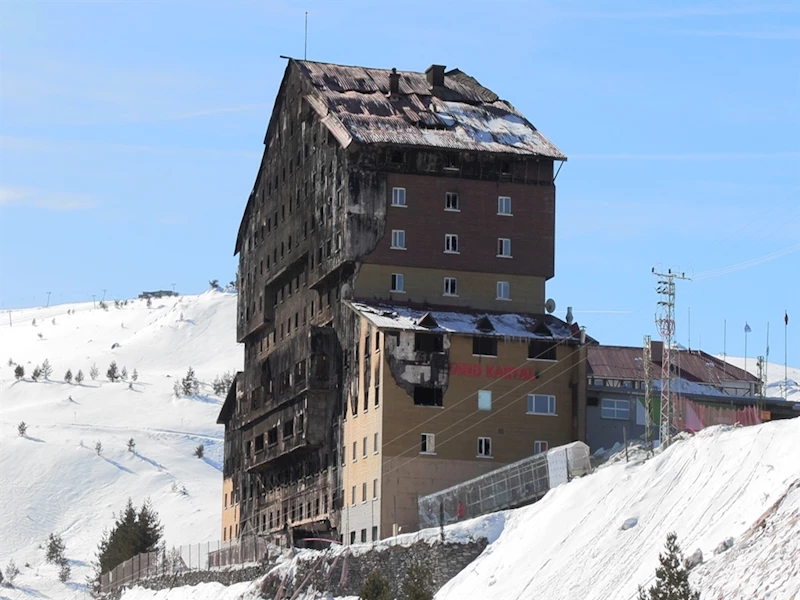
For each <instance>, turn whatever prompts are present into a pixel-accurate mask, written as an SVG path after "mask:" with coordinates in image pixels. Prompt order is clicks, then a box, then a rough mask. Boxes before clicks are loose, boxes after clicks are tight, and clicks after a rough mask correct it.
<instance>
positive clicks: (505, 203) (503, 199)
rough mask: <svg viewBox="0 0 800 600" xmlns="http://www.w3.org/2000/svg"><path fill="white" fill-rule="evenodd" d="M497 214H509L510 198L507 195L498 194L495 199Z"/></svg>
mask: <svg viewBox="0 0 800 600" xmlns="http://www.w3.org/2000/svg"><path fill="white" fill-rule="evenodd" d="M497 214H498V215H509V216H510V215H511V198H510V197H508V196H500V197H499V198H498V199H497Z"/></svg>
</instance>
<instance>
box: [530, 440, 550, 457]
mask: <svg viewBox="0 0 800 600" xmlns="http://www.w3.org/2000/svg"><path fill="white" fill-rule="evenodd" d="M549 447H550V445H549V444H548V443H547V442H545V441H543V440H536V441H535V442H533V453H534V454H541V453H542V452H547V449H548V448H549Z"/></svg>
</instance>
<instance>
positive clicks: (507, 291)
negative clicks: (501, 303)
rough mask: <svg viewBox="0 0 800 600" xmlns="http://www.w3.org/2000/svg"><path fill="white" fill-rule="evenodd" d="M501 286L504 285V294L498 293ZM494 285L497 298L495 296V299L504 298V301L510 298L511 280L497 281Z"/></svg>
mask: <svg viewBox="0 0 800 600" xmlns="http://www.w3.org/2000/svg"><path fill="white" fill-rule="evenodd" d="M501 286H505V290H506V295H505V296H503V295H502V294H501V293H500V290H501ZM495 287H496V290H495V291H496V292H497V298H495V300H506V301H508V300H511V282H509V281H498V282H497V285H496V286H495Z"/></svg>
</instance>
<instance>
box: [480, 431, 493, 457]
mask: <svg viewBox="0 0 800 600" xmlns="http://www.w3.org/2000/svg"><path fill="white" fill-rule="evenodd" d="M487 445H488V450H489V451H488V452H486V450H487ZM493 450H494V448H493V447H492V438H490V437H487V436H478V453H477V454H476V458H494V454H493V453H492V451H493Z"/></svg>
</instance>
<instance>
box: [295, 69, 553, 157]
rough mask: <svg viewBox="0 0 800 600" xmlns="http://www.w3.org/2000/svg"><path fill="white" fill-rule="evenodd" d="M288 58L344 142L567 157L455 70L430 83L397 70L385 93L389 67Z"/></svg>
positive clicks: (311, 100)
mask: <svg viewBox="0 0 800 600" xmlns="http://www.w3.org/2000/svg"><path fill="white" fill-rule="evenodd" d="M294 62H295V64H297V66H298V67H299V68H300V70H301V72H302V73H303V74H305V76H306V77H308V78H309V79H310V80H311V84H312V85H313V87H314V89H315V93H313V94H309V95H308V96H306V100H307V101H308V102H309V104H310V105H311V106H312V107H313V108H314V110H315V111H316V112H317V113H318V114H319V116H320V118H321V119H322V121H323V123H325V125H326V126H327V127H328V129H329V130H330V131H331V133H332V134H333V135H334V136H335V137H336V138H337V139H338V140H339V143H341V144H342V146H344V147H347V146H349V145H350V143H351V142H353V141H357V142H361V143H363V144H398V145H403V146H422V147H435V148H443V149H452V150H473V151H484V152H498V153H507V154H522V155H530V156H544V157H548V158H552V159H555V160H566V158H567V157H566V156H565V155H564V154H563V153H562V152H561V151H560V150H559V149H558V148H556V146H555V145H554V144H553V143H552V142H550V140H548V139H547V138H546V137H544V136H543V135H542V134H541V133H539V131H538V130H537V129H536V127H534V126H533V125H532V124H531V123H530V122H528V121H527V120H526V119H525V117H523V116H522V114H520V113H519V112H518V111H517V110H516V109H515V108H514V107H513V106H512V105H511V104H509V103H508V102H505V101H504V100H501V99H500V98H499V97H498V96H497V94H495V93H494V92H493V91H491V90H490V89H488V88H485V87H483V86H482V85H481V84H479V83H478V82H477V81H476V80H475V79H474V78H472V77H470V76H469V75H466V74H465V73H462V72H461V71H459V70H458V69H454V70H452V71H449V72H447V73H445V74H444V85H443V86H439V87H436V88H432V87H431V85H430V84H429V83H428V79H427V76H426V74H425V73H418V72H414V71H398V72H397V74H398V75H399V90H398V91H399V93H398V94H396V95H394V96H391V97H390V95H389V92H390V88H389V75H390V73H391V71H390V70H389V69H372V68H366V67H351V66H343V65H334V64H329V63H319V62H312V61H305V60H298V61H294Z"/></svg>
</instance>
